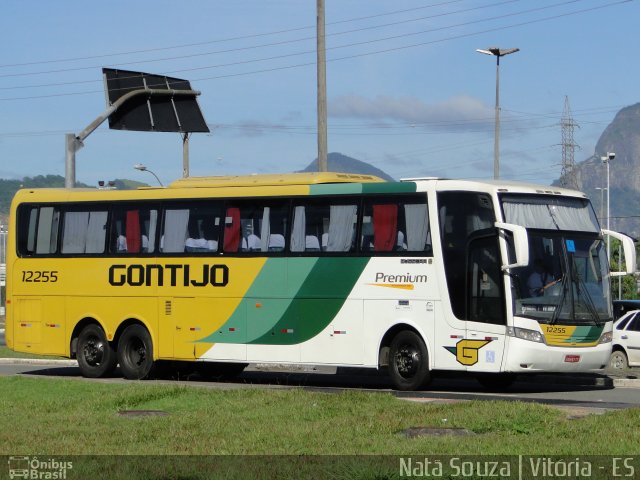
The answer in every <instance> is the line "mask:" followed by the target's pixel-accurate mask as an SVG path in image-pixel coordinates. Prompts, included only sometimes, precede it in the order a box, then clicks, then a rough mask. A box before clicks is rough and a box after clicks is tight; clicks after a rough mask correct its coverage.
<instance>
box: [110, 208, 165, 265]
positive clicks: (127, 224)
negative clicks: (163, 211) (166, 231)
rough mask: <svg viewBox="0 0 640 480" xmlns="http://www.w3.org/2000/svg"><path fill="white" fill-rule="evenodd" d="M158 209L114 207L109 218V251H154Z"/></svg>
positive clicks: (138, 252) (135, 252)
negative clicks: (110, 218)
mask: <svg viewBox="0 0 640 480" xmlns="http://www.w3.org/2000/svg"><path fill="white" fill-rule="evenodd" d="M157 224H158V211H157V210H156V209H149V208H128V207H127V206H123V207H119V206H118V207H116V208H114V210H113V213H112V220H111V237H110V239H111V240H110V244H111V247H110V248H111V251H112V252H113V253H116V254H127V253H129V254H132V253H133V254H140V253H148V252H154V251H155V248H156V228H157Z"/></svg>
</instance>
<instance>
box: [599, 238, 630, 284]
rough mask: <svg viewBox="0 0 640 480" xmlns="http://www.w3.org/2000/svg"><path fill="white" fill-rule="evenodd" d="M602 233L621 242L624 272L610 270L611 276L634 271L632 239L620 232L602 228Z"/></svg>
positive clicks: (628, 273)
mask: <svg viewBox="0 0 640 480" xmlns="http://www.w3.org/2000/svg"><path fill="white" fill-rule="evenodd" d="M602 234H603V235H609V236H610V237H613V238H615V239H617V240H620V243H621V244H622V250H623V251H624V263H625V271H624V272H611V276H612V277H621V276H623V275H631V274H634V273H636V246H635V244H634V243H633V239H632V238H630V237H627V236H626V235H623V234H622V233H618V232H614V231H612V230H605V229H603V230H602Z"/></svg>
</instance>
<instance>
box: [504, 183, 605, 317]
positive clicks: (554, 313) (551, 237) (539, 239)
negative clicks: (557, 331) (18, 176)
mask: <svg viewBox="0 0 640 480" xmlns="http://www.w3.org/2000/svg"><path fill="white" fill-rule="evenodd" d="M502 207H503V211H504V214H505V221H507V222H509V223H516V224H520V225H523V226H524V227H526V228H527V231H528V236H529V265H528V266H526V267H520V268H514V269H513V270H512V272H511V273H512V274H511V278H512V293H513V299H514V315H517V316H523V317H528V318H533V319H536V320H538V321H540V322H542V323H548V324H553V323H559V324H566V325H572V324H573V325H575V324H591V325H599V324H601V323H603V322H605V321H607V320H610V319H611V317H612V312H611V302H610V287H609V275H608V263H607V254H606V248H605V244H604V242H603V241H602V239H600V238H599V227H598V223H597V220H596V218H595V215H594V214H593V210H592V208H591V205H590V204H589V201H588V200H586V199H580V198H566V197H547V196H544V197H542V196H538V197H533V196H521V195H518V196H515V195H514V196H504V197H503V198H502Z"/></svg>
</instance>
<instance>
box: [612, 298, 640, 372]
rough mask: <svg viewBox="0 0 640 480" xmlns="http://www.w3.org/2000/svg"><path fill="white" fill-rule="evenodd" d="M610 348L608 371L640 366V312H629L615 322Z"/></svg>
mask: <svg viewBox="0 0 640 480" xmlns="http://www.w3.org/2000/svg"><path fill="white" fill-rule="evenodd" d="M612 346H613V351H612V352H611V358H610V359H609V368H610V369H612V370H624V369H626V368H628V367H638V366H640V310H631V311H630V312H627V313H625V314H624V315H623V316H622V317H620V318H619V319H618V320H616V321H615V323H614V324H613V341H612Z"/></svg>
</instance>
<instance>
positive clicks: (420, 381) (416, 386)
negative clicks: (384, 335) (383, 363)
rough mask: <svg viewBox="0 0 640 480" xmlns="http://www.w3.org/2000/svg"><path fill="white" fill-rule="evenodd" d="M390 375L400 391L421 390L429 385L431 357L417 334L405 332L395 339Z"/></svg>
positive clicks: (392, 347)
mask: <svg viewBox="0 0 640 480" xmlns="http://www.w3.org/2000/svg"><path fill="white" fill-rule="evenodd" d="M389 375H390V376H391V381H392V382H393V385H394V386H395V387H396V388H397V389H398V390H420V389H421V388H422V387H424V386H426V385H427V383H429V381H430V380H431V375H430V373H429V355H428V353H427V347H426V345H425V344H424V342H423V341H422V338H420V336H419V335H418V334H417V333H415V332H412V331H410V330H403V331H401V332H399V333H398V334H397V335H396V336H395V337H394V338H393V340H392V341H391V346H390V349H389Z"/></svg>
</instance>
